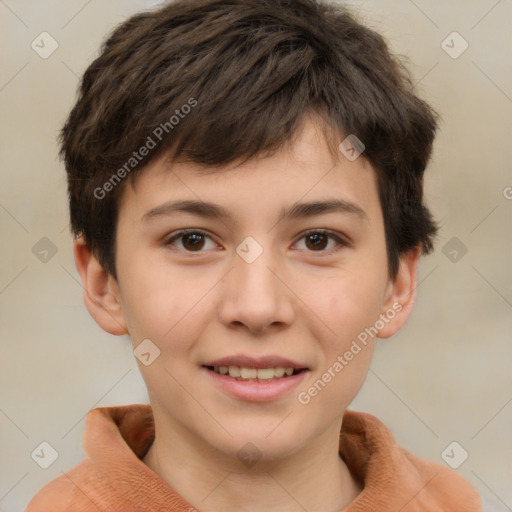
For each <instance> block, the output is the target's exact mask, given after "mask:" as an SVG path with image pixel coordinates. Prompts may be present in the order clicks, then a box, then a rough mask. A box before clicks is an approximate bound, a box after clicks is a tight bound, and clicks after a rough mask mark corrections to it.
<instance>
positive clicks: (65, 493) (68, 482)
mask: <svg viewBox="0 0 512 512" xmlns="http://www.w3.org/2000/svg"><path fill="white" fill-rule="evenodd" d="M82 464H83V463H81V464H79V465H78V466H76V467H75V468H73V469H72V470H71V471H68V472H67V473H65V474H62V475H61V476H59V477H57V478H55V479H54V480H52V481H50V482H49V483H47V484H46V485H45V486H44V487H43V488H42V489H40V490H39V491H38V492H37V494H36V495H35V496H34V497H33V498H32V499H31V500H30V502H29V503H28V505H27V507H26V508H25V511H24V512H78V511H80V512H93V511H94V512H97V511H98V508H97V507H96V505H95V504H94V503H93V502H92V501H91V500H90V499H89V498H88V497H87V495H86V494H85V493H84V492H83V491H81V490H80V488H79V486H78V482H79V480H80V473H81V467H82Z"/></svg>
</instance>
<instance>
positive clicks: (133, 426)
mask: <svg viewBox="0 0 512 512" xmlns="http://www.w3.org/2000/svg"><path fill="white" fill-rule="evenodd" d="M153 439H154V421H153V413H152V409H151V406H149V405H143V404H134V405H128V406H121V407H100V408H97V409H94V410H92V411H90V412H89V414H88V415H87V424H86V429H85V435H84V438H83V447H84V450H85V453H86V456H87V457H86V458H85V459H84V460H83V461H82V462H81V463H80V464H79V465H78V466H76V467H74V468H73V469H71V470H70V471H68V472H67V473H65V474H63V475H62V476H60V477H58V478H56V479H55V480H53V481H51V482H50V483H49V484H47V485H46V486H45V487H43V489H41V490H40V491H39V492H38V493H37V494H36V496H34V497H33V498H32V500H31V501H30V503H29V504H28V506H27V508H26V509H25V512H98V511H101V512H164V511H165V512H190V511H191V510H196V509H194V508H193V507H192V505H190V504H189V503H187V502H186V501H185V500H184V499H182V498H181V496H179V495H178V494H177V493H176V492H174V491H173V489H172V488H171V487H169V485H168V484H167V483H165V482H164V481H163V480H162V479H161V478H160V477H159V476H158V475H157V474H156V473H154V472H153V471H152V470H151V469H149V468H148V467H147V466H146V465H145V464H144V463H143V462H142V460H141V459H142V458H143V457H144V455H145V453H146V451H147V450H148V448H149V446H150V445H151V443H152V441H153ZM339 446H340V455H341V456H342V457H343V459H344V460H345V462H346V463H347V465H348V467H349V468H350V470H351V471H352V472H353V474H354V475H356V476H358V477H359V478H360V479H361V480H362V481H363V482H364V489H363V491H362V493H361V494H360V495H359V496H358V497H357V498H356V500H355V501H353V502H352V503H351V504H350V505H349V507H348V508H346V509H345V510H344V511H342V512H377V511H378V512H398V511H400V512H420V511H421V512H481V511H482V506H481V500H480V497H479V495H478V493H477V492H476V490H475V489H474V488H473V487H472V486H471V485H470V484H469V483H468V482H467V481H466V480H465V479H464V478H462V477H461V476H460V475H459V474H458V473H456V472H455V471H452V470H451V469H449V468H447V467H444V466H441V465H439V464H435V463H433V462H429V461H426V460H424V459H420V458H418V457H416V456H414V455H412V454H411V453H409V452H408V451H406V450H405V449H404V448H401V447H400V446H398V445H397V444H396V442H395V439H394V438H393V435H392V434H391V432H390V431H389V430H388V429H387V428H386V426H385V425H384V424H383V423H382V422H381V421H380V420H378V419H377V418H376V417H374V416H372V415H370V414H366V413H360V412H355V411H346V412H345V415H344V417H343V425H342V429H341V433H340V445H339Z"/></svg>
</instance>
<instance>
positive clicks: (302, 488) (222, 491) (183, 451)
mask: <svg viewBox="0 0 512 512" xmlns="http://www.w3.org/2000/svg"><path fill="white" fill-rule="evenodd" d="M158 420H159V415H158V414H155V425H156V432H157V433H158V434H157V436H156V437H155V440H154V442H153V444H152V446H151V447H150V449H149V451H148V453H147V454H146V456H145V457H144V459H143V461H144V463H145V464H146V465H147V466H148V467H149V468H150V469H151V470H152V471H154V472H155V473H156V474H157V475H159V476H160V478H162V480H164V481H165V482H167V484H168V485H169V486H170V487H171V488H172V489H173V490H174V491H175V492H177V493H178V494H179V495H180V496H181V497H182V498H183V499H185V500H186V501H187V502H188V503H190V504H191V505H193V506H194V507H195V508H196V509H197V510H201V512H235V511H236V512H239V511H240V510H245V511H247V512H268V510H279V511H280V512H298V511H304V510H315V511H318V512H339V511H341V510H344V509H345V508H346V507H347V506H348V505H349V504H350V503H351V502H352V501H353V500H354V499H355V498H356V497H357V496H358V495H359V493H360V492H361V491H362V486H361V483H360V482H359V481H358V480H357V479H356V478H355V477H354V476H353V475H352V474H351V473H350V471H349V469H348V468H347V466H346V464H345V462H344V461H343V459H342V458H341V457H340V456H339V453H338V443H339V432H340V428H341V419H339V420H338V421H336V422H335V423H333V424H332V425H331V426H330V428H329V429H328V430H327V431H326V432H324V433H323V434H322V435H321V436H319V437H318V438H317V439H316V440H315V441H314V442H313V443H310V444H308V445H307V446H304V447H302V448H301V449H299V450H298V451H297V452H295V453H293V454H292V455H290V456H289V457H287V458H286V459H284V460H281V459H280V460H266V459H265V458H264V457H263V458H262V459H260V460H259V461H258V462H257V463H256V464H254V465H251V466H250V467H248V466H247V465H244V464H243V463H241V462H240V460H238V459H237V458H233V457H232V456H229V455H228V454H225V453H223V452H220V451H218V450H215V449H214V448H212V447H211V446H210V445H208V444H206V443H202V442H201V440H198V439H197V438H195V437H194V436H192V435H191V434H190V431H184V430H183V429H182V428H180V426H178V425H175V424H172V423H170V422H168V421H164V422H159V421H158ZM177 461H179V463H178V462H177Z"/></svg>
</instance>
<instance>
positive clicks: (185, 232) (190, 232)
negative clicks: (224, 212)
mask: <svg viewBox="0 0 512 512" xmlns="http://www.w3.org/2000/svg"><path fill="white" fill-rule="evenodd" d="M195 234H197V235H204V236H206V237H208V238H210V239H212V237H211V236H210V235H208V234H207V233H205V232H204V231H202V230H200V229H184V230H181V231H178V232H177V233H175V234H174V235H172V236H171V237H170V238H168V239H167V240H166V242H165V245H166V246H167V245H172V243H173V242H174V241H175V240H179V239H180V238H182V237H184V236H185V235H195ZM316 234H320V235H327V236H328V237H329V238H332V239H333V240H335V241H336V242H337V243H338V247H336V248H334V249H329V250H320V251H307V252H311V253H319V254H332V253H335V252H337V251H339V250H341V249H342V248H343V247H347V246H349V243H348V241H347V240H344V239H343V238H342V237H340V236H339V235H338V234H336V233H334V232H333V231H329V230H326V229H311V230H309V231H306V232H305V233H303V234H302V235H301V237H300V238H299V241H300V240H302V239H303V238H306V237H307V236H309V235H316ZM212 240H213V239H212ZM177 250H179V251H183V252H186V253H187V254H201V253H203V252H205V251H202V250H201V251H187V250H186V249H177Z"/></svg>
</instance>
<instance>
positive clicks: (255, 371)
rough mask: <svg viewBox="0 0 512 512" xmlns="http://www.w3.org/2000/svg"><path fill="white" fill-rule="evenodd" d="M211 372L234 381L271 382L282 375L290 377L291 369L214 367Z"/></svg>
mask: <svg viewBox="0 0 512 512" xmlns="http://www.w3.org/2000/svg"><path fill="white" fill-rule="evenodd" d="M213 371H214V372H215V373H220V374H222V375H227V374H229V376H230V377H233V378H235V379H237V378H238V379H259V380H271V379H275V378H281V377H283V376H284V375H288V376H290V375H292V374H293V368H284V367H282V366H276V367H275V368H247V367H245V366H214V367H213Z"/></svg>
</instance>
